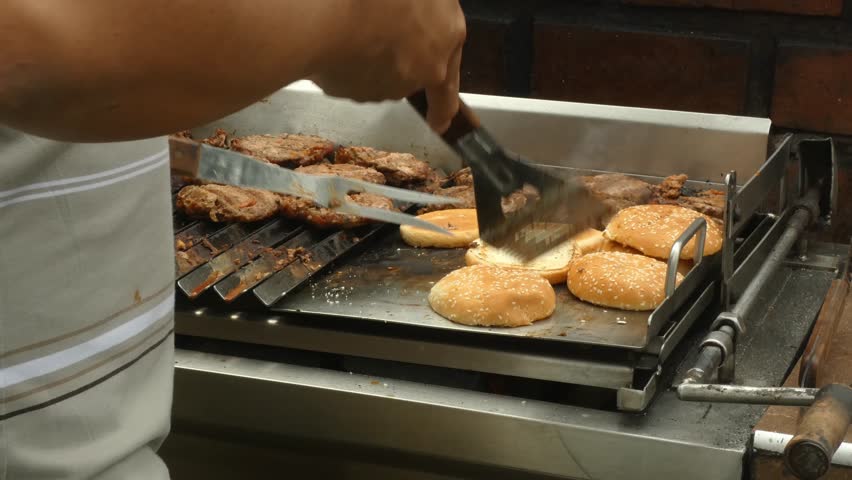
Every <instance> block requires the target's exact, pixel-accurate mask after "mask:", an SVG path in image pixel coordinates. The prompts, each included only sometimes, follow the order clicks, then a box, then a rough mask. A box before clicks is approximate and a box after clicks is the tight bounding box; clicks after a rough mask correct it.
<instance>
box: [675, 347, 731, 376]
mask: <svg viewBox="0 0 852 480" xmlns="http://www.w3.org/2000/svg"><path fill="white" fill-rule="evenodd" d="M721 362H722V349H721V348H719V347H717V346H715V345H706V346H705V347H704V348H702V349H701V351H700V352H698V358H697V359H696V360H695V366H694V367H692V368H690V369H689V371H688V372H686V377H684V379H683V384H703V383H707V381H708V380H710V377H711V376H712V375H713V372H715V371H716V369H717V368H719V364H720V363H721Z"/></svg>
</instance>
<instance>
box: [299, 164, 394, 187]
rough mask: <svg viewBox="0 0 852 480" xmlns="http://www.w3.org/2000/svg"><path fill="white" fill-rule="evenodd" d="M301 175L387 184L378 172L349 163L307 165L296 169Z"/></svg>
mask: <svg viewBox="0 0 852 480" xmlns="http://www.w3.org/2000/svg"><path fill="white" fill-rule="evenodd" d="M296 171H297V172H299V173H307V174H309V175H335V176H338V177H343V178H349V179H352V180H361V181H363V182H369V183H378V184H384V183H385V176H384V175H382V174H381V172H379V171H378V170H376V169H374V168H369V167H362V166H360V165H351V164H348V163H318V164H316V165H306V166H304V167H299V168H297V169H296Z"/></svg>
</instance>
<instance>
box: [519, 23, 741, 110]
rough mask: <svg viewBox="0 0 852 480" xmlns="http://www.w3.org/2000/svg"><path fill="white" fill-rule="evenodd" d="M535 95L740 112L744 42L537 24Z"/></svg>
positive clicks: (644, 105)
mask: <svg viewBox="0 0 852 480" xmlns="http://www.w3.org/2000/svg"><path fill="white" fill-rule="evenodd" d="M534 41H535V54H534V61H533V94H534V95H535V96H537V97H541V98H549V99H559V100H571V101H577V102H587V103H602V104H610V105H626V106H636V107H653V108H663V109H673V110H689V111H699V112H713V113H728V114H741V113H743V109H744V106H745V98H746V83H747V78H748V64H749V62H748V56H749V45H748V43H747V42H745V41H734V40H720V39H710V38H700V37H693V36H690V37H685V36H675V35H662V34H655V33H636V32H615V31H599V30H591V29H587V28H580V27H573V26H559V25H550V24H539V25H536V27H535V39H534Z"/></svg>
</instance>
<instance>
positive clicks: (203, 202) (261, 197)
mask: <svg viewBox="0 0 852 480" xmlns="http://www.w3.org/2000/svg"><path fill="white" fill-rule="evenodd" d="M175 207H176V208H177V209H178V210H180V211H182V212H184V213H186V214H187V215H189V216H191V217H199V218H205V219H210V220H212V221H214V222H258V221H261V220H266V219H268V218H271V217H273V216H275V215H276V214H277V213H278V210H279V201H278V196H277V195H276V194H274V193H272V192H268V191H266V190H258V189H255V188H240V187H233V186H230V185H212V184H208V185H189V186H187V187H184V188H183V189H181V191H180V192H179V193H178V196H177V202H175Z"/></svg>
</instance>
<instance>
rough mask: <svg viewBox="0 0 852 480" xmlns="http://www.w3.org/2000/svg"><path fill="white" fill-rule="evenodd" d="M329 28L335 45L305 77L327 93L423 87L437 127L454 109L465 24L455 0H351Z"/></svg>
mask: <svg viewBox="0 0 852 480" xmlns="http://www.w3.org/2000/svg"><path fill="white" fill-rule="evenodd" d="M349 8H350V11H349V13H348V14H346V15H344V16H343V18H347V19H348V21H347V22H346V23H345V24H343V25H339V26H335V27H332V28H331V29H330V30H335V29H337V31H336V32H335V33H334V34H333V35H334V36H335V38H337V40H336V41H335V42H334V43H335V44H337V45H338V46H339V49H338V50H337V51H336V52H334V53H333V54H331V55H329V56H328V58H327V61H326V62H321V63H319V64H318V65H317V71H316V72H315V73H314V74H313V76H312V77H311V79H312V80H314V81H315V82H316V83H317V84H318V85H319V86H320V87H321V88H322V89H323V90H324V91H325V92H326V93H328V94H329V95H334V96H339V97H347V98H352V99H354V100H357V101H378V100H386V99H400V98H404V97H406V96H408V95H410V94H412V93H414V92H416V91H418V90H420V89H424V88H425V89H426V94H427V96H428V98H429V113H428V118H427V120H428V122H429V124H430V125H431V126H432V128H433V129H435V130H436V131H438V132H443V131H445V130H446V129H447V127H448V126H449V123H450V120H451V119H452V117H453V116H454V115H455V114H456V112H457V111H458V94H459V70H460V66H461V54H462V46H463V44H464V40H465V34H466V28H465V19H464V14H463V12H462V10H461V7H460V6H459V2H458V0H428V1H424V0H353V1H352V2H350V7H349Z"/></svg>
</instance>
